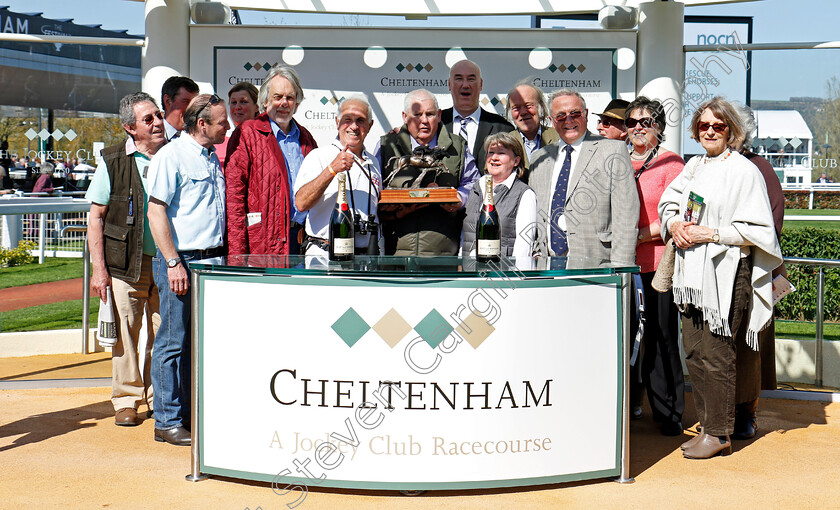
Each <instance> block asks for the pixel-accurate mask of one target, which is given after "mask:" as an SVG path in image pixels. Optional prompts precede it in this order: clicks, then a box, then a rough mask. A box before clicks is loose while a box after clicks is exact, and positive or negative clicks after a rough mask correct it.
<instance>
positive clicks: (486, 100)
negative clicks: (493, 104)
mask: <svg viewBox="0 0 840 510" xmlns="http://www.w3.org/2000/svg"><path fill="white" fill-rule="evenodd" d="M489 102H490V100H488V99H487V98H486V97H482V98H481V104H483V105H484V106H487V103H489Z"/></svg>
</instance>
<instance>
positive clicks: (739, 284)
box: [659, 97, 782, 459]
mask: <svg viewBox="0 0 840 510" xmlns="http://www.w3.org/2000/svg"><path fill="white" fill-rule="evenodd" d="M691 132H692V138H694V139H695V140H698V141H699V142H700V144H701V145H702V146H703V148H704V149H705V150H706V154H705V155H704V156H697V157H695V158H692V159H691V161H689V162H688V164H686V165H685V169H684V170H683V171H682V173H681V174H680V175H679V176H678V177H677V178H676V179H675V180H674V181H673V182H672V183H671V184H670V186H668V188H667V189H666V190H665V192H664V193H663V194H662V198H661V199H660V201H659V218H660V222H661V224H662V226H663V227H664V228H663V229H662V236H663V239H665V240H667V238H668V237H672V238H673V240H674V244H675V245H676V246H677V248H678V249H677V255H676V261H675V265H674V279H673V291H674V302H675V303H676V304H677V305H678V306H679V308H680V310H681V320H682V328H683V346H684V348H685V351H686V366H687V367H688V372H689V375H690V377H691V384H692V388H693V395H694V404H695V407H696V409H697V417H698V419H699V421H700V433H699V434H698V435H697V436H696V437H694V438H693V439H691V440H690V441H687V442H686V443H683V445H682V448H683V455H684V456H685V457H687V458H691V459H707V458H710V457H713V456H715V455H717V454H718V453H721V454H727V453H729V452H731V443H730V440H729V435H730V434H732V432H733V429H734V422H735V346H734V343H733V338H734V337H736V333H737V332H738V331H741V328H745V329H746V342H747V343H748V344H749V346H750V347H751V348H753V349H758V332H759V331H761V330H762V329H763V328H765V327H767V326H768V324H769V323H770V318H771V317H772V313H773V312H772V311H773V307H772V295H771V294H772V282H771V272H772V271H773V269H774V268H775V267H776V266H778V265H779V264H781V263H782V256H781V250H780V248H779V243H778V241H777V239H776V232H775V230H774V227H773V214H772V212H771V210H770V202H769V200H768V198H767V188H766V185H765V183H764V179H763V178H762V176H761V173H760V172H759V171H758V169H757V168H756V166H755V165H753V164H752V163H750V162H749V160H747V159H746V158H744V157H743V156H741V155H740V154H738V153H737V152H733V151H732V150H731V149H730V148H729V147H730V146H731V145H734V144H735V142H736V141H738V140H742V139H743V137H744V134H745V133H744V127H743V124H742V123H741V120H740V119H739V117H738V115H737V114H736V113H735V110H734V109H733V108H732V106H731V105H730V104H729V103H728V102H726V101H725V100H723V99H721V98H718V97H715V98H714V99H712V100H710V101H707V102H706V103H704V104H702V105H701V106H700V107H699V108H698V109H697V110H696V111H695V112H694V116H693V118H692V122H691ZM698 204H702V205H698ZM692 211H693V212H692Z"/></svg>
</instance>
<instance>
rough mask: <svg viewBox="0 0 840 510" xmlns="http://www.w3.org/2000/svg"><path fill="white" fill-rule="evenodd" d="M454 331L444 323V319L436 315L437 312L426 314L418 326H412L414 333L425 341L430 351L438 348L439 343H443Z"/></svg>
mask: <svg viewBox="0 0 840 510" xmlns="http://www.w3.org/2000/svg"><path fill="white" fill-rule="evenodd" d="M453 329H455V328H453V327H452V326H450V325H449V323H448V322H446V319H444V318H443V316H442V315H441V314H440V313H438V311H437V310H434V309H433V310H432V311H431V312H429V313H428V315H426V316H425V317H423V320H422V321H420V324H418V325H416V326H414V331H416V332H417V334H418V335H420V338H422V339H423V340H425V341H426V343H427V344H429V345H430V346H431V347H432V349H434V348H435V347H437V346H438V344H439V343H441V342H442V341H443V339H444V338H446V337H447V336H449V333H452V330H453Z"/></svg>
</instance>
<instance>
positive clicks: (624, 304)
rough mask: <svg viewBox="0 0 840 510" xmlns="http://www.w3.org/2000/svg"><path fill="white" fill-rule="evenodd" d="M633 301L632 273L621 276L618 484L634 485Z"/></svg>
mask: <svg viewBox="0 0 840 510" xmlns="http://www.w3.org/2000/svg"><path fill="white" fill-rule="evenodd" d="M632 300H633V276H632V275H631V274H630V273H622V274H621V315H622V317H621V319H622V322H621V324H622V332H621V351H622V356H621V360H622V361H621V362H622V364H623V366H622V369H621V374H622V381H623V382H622V388H623V389H624V391H623V392H622V399H621V401H622V402H621V409H622V411H621V472H620V474H619V476H618V479H617V480H616V482H618V483H633V482H635V481H636V480H635V479H634V478H633V477H631V476H630V315H631V313H632V310H631V308H630V306H631V302H632Z"/></svg>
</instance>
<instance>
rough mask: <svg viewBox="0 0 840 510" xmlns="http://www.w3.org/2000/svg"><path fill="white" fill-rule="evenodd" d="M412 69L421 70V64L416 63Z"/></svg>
mask: <svg viewBox="0 0 840 510" xmlns="http://www.w3.org/2000/svg"><path fill="white" fill-rule="evenodd" d="M414 69H417V72H418V73H419V72H421V71H422V70H423V64H417V65H416V66H414Z"/></svg>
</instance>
